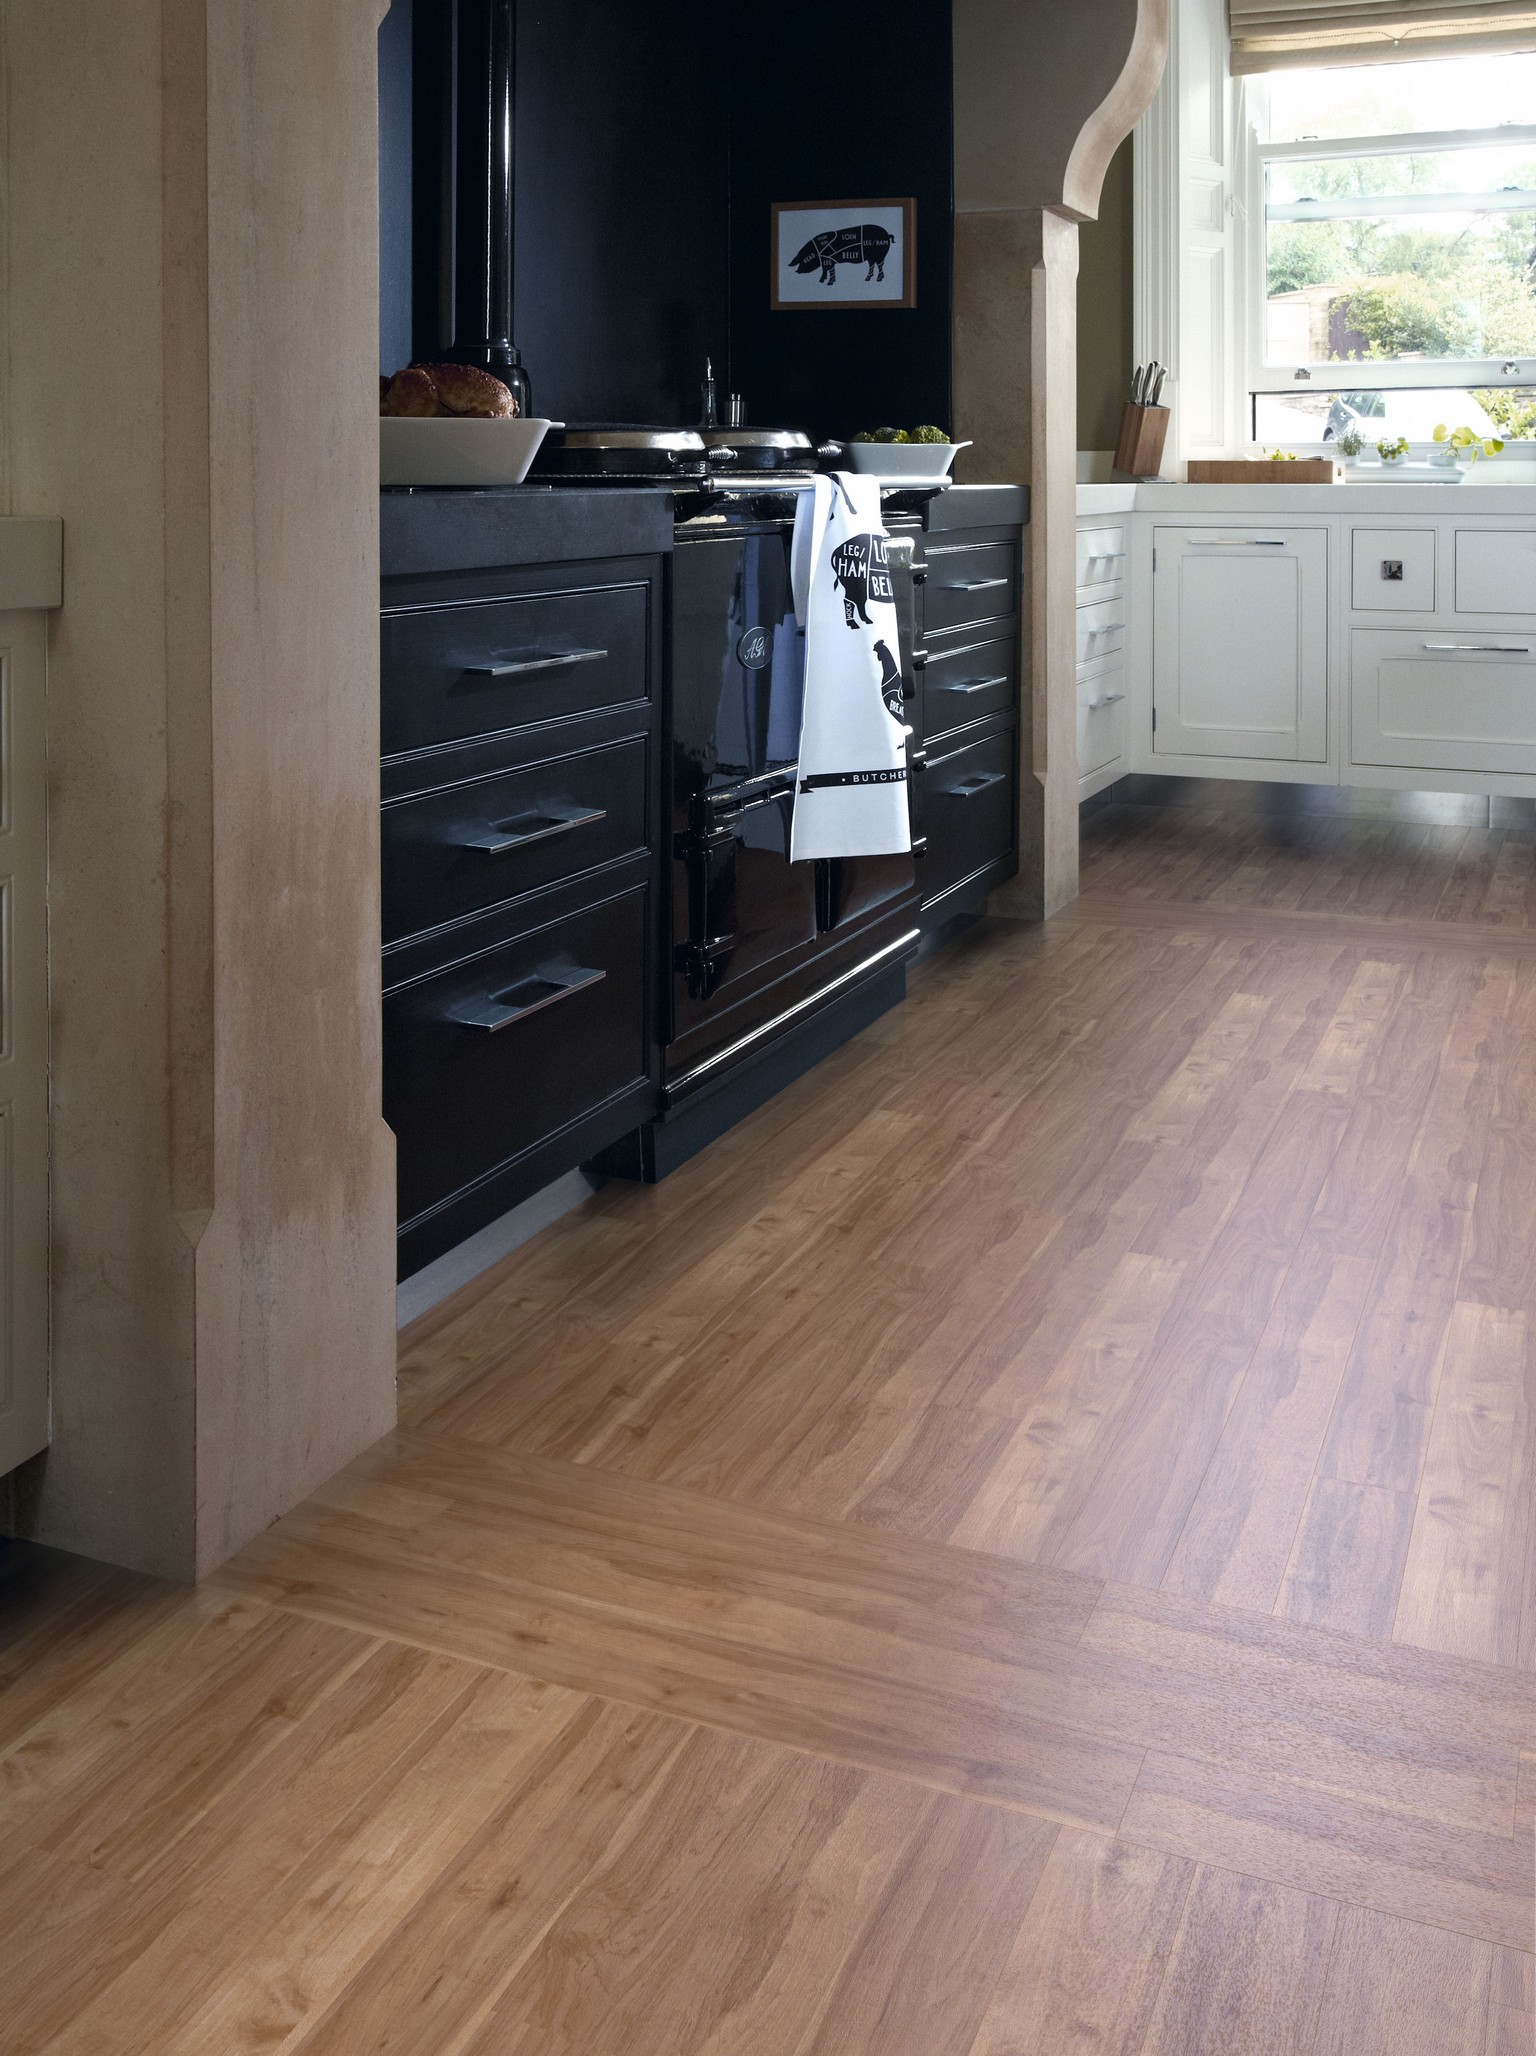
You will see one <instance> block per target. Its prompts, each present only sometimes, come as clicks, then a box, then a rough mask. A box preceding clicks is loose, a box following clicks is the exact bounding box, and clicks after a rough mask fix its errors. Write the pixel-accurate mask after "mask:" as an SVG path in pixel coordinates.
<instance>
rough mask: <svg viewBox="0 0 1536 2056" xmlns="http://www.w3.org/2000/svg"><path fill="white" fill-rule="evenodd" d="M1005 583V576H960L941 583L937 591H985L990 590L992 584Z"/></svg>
mask: <svg viewBox="0 0 1536 2056" xmlns="http://www.w3.org/2000/svg"><path fill="white" fill-rule="evenodd" d="M1007 583H1008V581H1007V579H1006V578H960V579H956V580H953V581H952V582H951V583H950V584H949V585H941V586H940V587H939V591H940V592H941V593H985V592H991V590H992V588H993V587H994V586H998V585H1006V584H1007Z"/></svg>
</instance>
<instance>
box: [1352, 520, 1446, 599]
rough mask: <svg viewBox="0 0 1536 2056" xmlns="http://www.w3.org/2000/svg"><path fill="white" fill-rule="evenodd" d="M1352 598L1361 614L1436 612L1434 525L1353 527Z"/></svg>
mask: <svg viewBox="0 0 1536 2056" xmlns="http://www.w3.org/2000/svg"><path fill="white" fill-rule="evenodd" d="M1350 600H1351V604H1352V605H1353V607H1354V610H1355V612H1356V613H1357V614H1433V613H1434V611H1435V531H1434V530H1433V529H1432V528H1357V529H1355V530H1353V531H1352V535H1351V543H1350Z"/></svg>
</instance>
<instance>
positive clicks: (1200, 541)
mask: <svg viewBox="0 0 1536 2056" xmlns="http://www.w3.org/2000/svg"><path fill="white" fill-rule="evenodd" d="M1285 547H1286V542H1285V537H1284V536H1283V535H1202V536H1196V537H1195V538H1194V539H1193V540H1192V541H1191V543H1190V548H1191V549H1192V550H1283V549H1284V548H1285Z"/></svg>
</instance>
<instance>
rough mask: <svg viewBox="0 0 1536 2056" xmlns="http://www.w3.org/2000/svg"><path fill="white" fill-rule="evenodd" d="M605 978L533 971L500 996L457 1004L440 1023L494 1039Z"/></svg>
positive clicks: (492, 994) (586, 973) (588, 973)
mask: <svg viewBox="0 0 1536 2056" xmlns="http://www.w3.org/2000/svg"><path fill="white" fill-rule="evenodd" d="M607 976H608V973H607V972H606V971H581V970H575V971H567V970H558V971H535V972H534V973H533V975H532V977H531V978H523V979H520V980H519V981H518V983H517V984H516V985H507V986H504V987H503V988H502V990H501V991H500V992H488V993H486V994H485V995H484V996H483V997H482V998H480V999H466V1000H461V1001H460V1002H459V1004H458V1005H457V1006H455V1007H449V1009H448V1011H447V1012H446V1013H445V1014H444V1016H443V1019H444V1020H445V1021H452V1022H454V1023H456V1025H457V1026H458V1027H460V1028H481V1029H484V1030H485V1032H486V1033H487V1034H489V1035H496V1034H498V1033H499V1032H500V1031H501V1029H503V1028H510V1027H511V1026H512V1024H513V1022H514V1021H526V1020H527V1019H528V1016H529V1015H530V1014H542V1013H543V1011H544V1009H545V1008H546V1007H553V1006H557V1005H558V1004H559V1002H560V1001H561V1000H563V999H569V998H570V997H571V995H572V994H573V993H577V992H585V991H586V989H587V987H588V986H589V985H600V984H601V983H602V981H603V980H604V979H605V978H606V977H607ZM518 992H523V993H526V994H527V995H528V997H527V998H526V999H520V1000H514V999H512V998H511V995H512V994H513V993H518Z"/></svg>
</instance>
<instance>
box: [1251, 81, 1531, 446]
mask: <svg viewBox="0 0 1536 2056" xmlns="http://www.w3.org/2000/svg"><path fill="white" fill-rule="evenodd" d="M1240 128H1241V131H1242V133H1243V134H1244V135H1245V138H1246V142H1247V149H1246V150H1245V151H1244V152H1243V156H1244V158H1245V160H1246V162H1245V163H1244V165H1243V167H1242V171H1243V177H1242V183H1243V187H1244V194H1245V201H1246V204H1245V205H1244V206H1243V207H1242V208H1241V209H1240V210H1239V212H1240V218H1241V226H1242V229H1243V236H1242V242H1243V245H1244V247H1243V249H1242V270H1243V274H1244V277H1245V280H1246V293H1245V300H1246V306H1247V319H1246V322H1245V323H1244V326H1245V327H1246V329H1247V335H1248V367H1247V381H1246V385H1247V394H1248V413H1249V421H1250V424H1251V422H1252V419H1253V402H1254V400H1255V398H1256V397H1257V396H1258V395H1260V394H1273V393H1287V392H1294V391H1295V390H1296V388H1297V386H1299V385H1307V386H1311V387H1313V388H1314V389H1315V388H1319V387H1321V388H1323V389H1324V390H1326V391H1330V392H1337V391H1340V390H1343V389H1350V390H1355V391H1365V390H1367V389H1369V390H1372V391H1377V392H1391V391H1428V390H1431V389H1435V388H1441V387H1444V388H1448V389H1450V390H1454V391H1461V390H1464V389H1467V388H1470V387H1475V386H1484V387H1489V388H1499V387H1520V386H1531V385H1536V355H1532V356H1527V357H1414V358H1404V359H1400V360H1398V361H1396V362H1394V361H1392V360H1390V359H1387V360H1381V361H1378V360H1376V359H1373V358H1371V359H1346V360H1337V359H1333V358H1321V359H1313V360H1310V361H1307V362H1302V363H1295V362H1293V363H1286V364H1271V363H1269V362H1268V361H1267V360H1266V345H1267V341H1268V334H1269V322H1268V303H1269V291H1268V285H1269V275H1268V234H1267V225H1268V213H1267V208H1266V192H1267V183H1268V182H1267V178H1266V172H1267V169H1268V166H1269V165H1271V164H1273V163H1285V162H1291V163H1298V162H1300V163H1307V164H1318V163H1324V162H1327V161H1329V160H1332V159H1338V158H1357V157H1406V156H1411V155H1414V154H1425V153H1428V152H1430V151H1440V152H1444V151H1448V150H1479V149H1482V150H1486V149H1490V148H1497V147H1499V146H1501V145H1511V144H1514V145H1519V144H1524V143H1530V144H1536V123H1528V122H1503V123H1501V124H1499V125H1498V126H1496V127H1494V128H1486V129H1466V128H1459V129H1416V130H1412V131H1409V132H1406V133H1394V134H1387V133H1382V134H1377V135H1368V136H1340V137H1334V136H1327V137H1316V136H1314V137H1308V138H1303V139H1301V140H1299V141H1296V142H1285V143H1268V142H1263V141H1261V140H1260V138H1259V136H1258V134H1257V132H1256V129H1255V127H1254V124H1253V121H1252V119H1251V115H1250V112H1249V110H1248V109H1246V108H1245V110H1244V118H1243V119H1242V121H1241V123H1240ZM1523 190H1524V189H1522V191H1523ZM1437 197H1442V196H1437ZM1449 197H1455V198H1460V197H1463V196H1461V195H1454V196H1449ZM1466 197H1475V196H1470V195H1469V196H1466ZM1446 211H1450V210H1446ZM1509 211H1510V212H1512V213H1514V212H1518V213H1524V212H1525V211H1526V210H1525V209H1524V208H1523V207H1521V208H1516V207H1511V208H1510V209H1509ZM1531 211H1533V212H1536V194H1533V202H1532V210H1531ZM1316 218H1317V219H1319V220H1322V219H1325V218H1327V217H1324V216H1321V215H1319V216H1317V217H1316ZM1352 218H1356V219H1363V218H1365V214H1364V210H1362V213H1361V215H1360V216H1358V217H1352ZM1319 447H1323V446H1322V445H1319ZM1510 447H1511V448H1518V447H1525V448H1529V444H1525V445H1514V444H1512V445H1511V446H1510Z"/></svg>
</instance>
